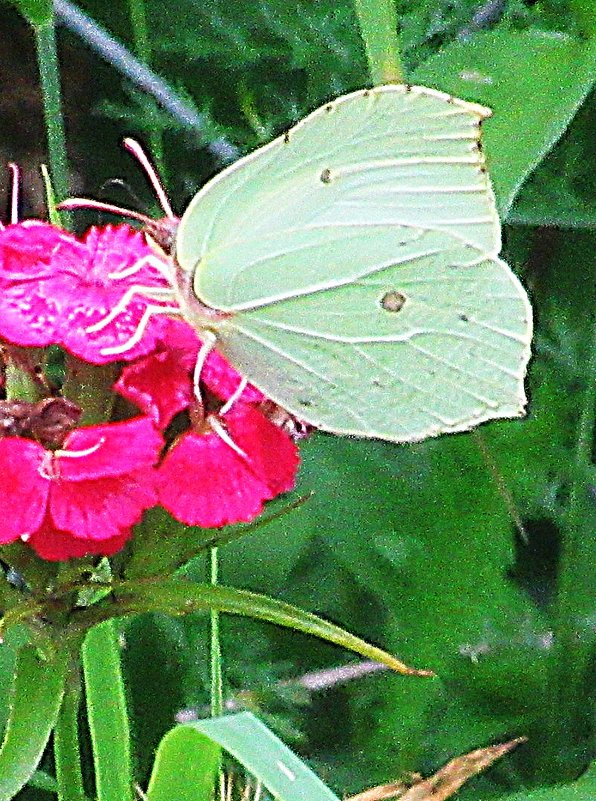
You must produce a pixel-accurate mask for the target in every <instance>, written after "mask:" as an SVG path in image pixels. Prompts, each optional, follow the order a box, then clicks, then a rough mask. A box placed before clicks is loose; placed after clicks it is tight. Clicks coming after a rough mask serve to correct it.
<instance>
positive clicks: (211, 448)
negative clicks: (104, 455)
mask: <svg viewBox="0 0 596 801" xmlns="http://www.w3.org/2000/svg"><path fill="white" fill-rule="evenodd" d="M158 496H159V501H160V503H161V504H162V506H164V507H165V508H166V509H167V510H168V512H170V514H171V515H172V516H173V517H175V518H176V520H180V521H181V522H182V523H186V525H188V526H202V527H203V528H217V527H219V526H226V525H229V524H232V523H243V522H246V523H247V522H249V521H250V520H253V519H254V518H255V517H257V515H259V514H260V513H261V511H262V509H263V498H268V497H270V493H269V488H268V487H267V485H266V484H265V483H264V482H263V481H261V480H260V479H258V478H257V477H256V476H254V475H253V473H252V472H251V471H250V470H249V469H248V468H247V466H246V464H245V463H244V461H243V460H242V459H240V458H239V456H238V455H237V454H236V453H234V451H233V450H232V449H231V448H230V446H229V445H226V443H225V442H223V440H221V439H220V437H218V436H217V434H215V433H210V434H206V435H204V436H201V435H200V434H195V433H189V434H185V435H184V436H183V437H182V438H181V439H180V440H179V441H178V442H177V443H176V445H175V446H174V447H173V448H172V450H171V451H170V452H169V453H168V455H167V456H166V458H165V459H164V461H163V464H162V465H161V466H160V468H159V469H158Z"/></svg>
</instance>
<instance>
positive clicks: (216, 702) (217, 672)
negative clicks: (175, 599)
mask: <svg viewBox="0 0 596 801" xmlns="http://www.w3.org/2000/svg"><path fill="white" fill-rule="evenodd" d="M218 574H219V557H218V551H217V548H211V551H210V578H211V586H213V587H216V586H217V584H218V582H219V575H218ZM222 714H223V685H222V670H221V642H220V631H219V611H218V610H217V609H211V717H217V716H218V715H222Z"/></svg>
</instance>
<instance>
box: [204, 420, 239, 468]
mask: <svg viewBox="0 0 596 801" xmlns="http://www.w3.org/2000/svg"><path fill="white" fill-rule="evenodd" d="M207 420H208V422H209V425H210V426H211V428H212V429H213V431H215V433H216V434H217V436H218V437H219V438H220V439H221V440H222V442H225V443H226V445H228V446H229V447H230V448H231V449H232V450H233V451H234V453H237V454H238V456H239V457H240V458H241V459H246V460H247V461H248V456H247V455H246V454H245V453H244V451H243V450H242V448H240V447H239V446H238V445H236V443H235V442H234V440H233V439H232V437H231V436H230V435H229V434H228V432H227V431H226V430H225V428H224V427H223V425H222V424H221V423H220V422H219V420H218V419H217V417H216V416H215V415H209V417H208V418H207Z"/></svg>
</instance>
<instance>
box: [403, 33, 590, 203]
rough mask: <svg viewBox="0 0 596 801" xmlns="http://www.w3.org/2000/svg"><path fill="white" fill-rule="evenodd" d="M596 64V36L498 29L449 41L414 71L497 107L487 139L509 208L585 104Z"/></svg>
mask: <svg viewBox="0 0 596 801" xmlns="http://www.w3.org/2000/svg"><path fill="white" fill-rule="evenodd" d="M595 66H596V39H595V40H593V41H591V42H582V41H577V40H575V39H573V38H571V37H570V36H567V35H565V34H559V35H553V34H550V33H547V32H544V31H538V30H527V31H512V30H510V31H504V30H499V31H492V32H489V33H478V34H476V35H475V36H474V37H473V38H471V39H470V40H468V41H465V42H462V41H458V42H454V43H452V44H450V45H449V46H447V47H445V48H444V49H443V50H442V51H441V52H440V53H438V54H437V55H436V56H433V57H432V58H430V59H429V60H428V61H426V62H425V63H424V64H422V65H421V66H420V67H418V68H417V69H416V70H415V72H414V74H413V76H412V78H413V79H414V80H415V81H416V83H421V84H428V85H431V86H434V87H436V88H437V89H442V90H443V91H446V92H450V93H451V94H454V95H457V96H458V97H463V98H465V99H466V100H475V101H477V102H479V103H483V104H485V105H487V106H489V107H490V108H492V110H493V112H494V115H493V117H492V118H491V119H490V120H487V122H486V123H485V124H484V126H483V130H484V139H483V142H484V145H485V148H486V153H487V157H488V166H489V171H490V174H491V177H492V181H493V184H494V188H495V193H496V196H497V202H498V206H499V209H500V212H501V214H503V215H505V214H506V213H507V212H508V211H509V209H510V207H511V204H512V202H513V200H514V198H515V196H516V194H517V193H518V192H519V190H520V188H521V186H522V184H523V182H524V181H525V180H526V179H527V177H528V176H529V175H530V173H531V172H532V171H533V170H534V169H535V168H536V167H537V166H538V164H540V162H541V161H542V159H543V158H544V157H545V156H546V154H547V153H548V152H549V151H550V150H551V149H552V147H553V146H554V145H555V143H556V142H557V140H558V139H559V138H560V137H561V136H562V134H563V133H564V132H565V129H566V128H567V126H568V125H569V123H570V122H571V120H572V119H573V116H574V115H575V113H576V112H577V110H578V108H579V107H580V106H581V104H582V103H583V101H584V99H585V97H586V96H587V94H588V92H589V91H590V88H591V86H592V84H593V81H594V68H595Z"/></svg>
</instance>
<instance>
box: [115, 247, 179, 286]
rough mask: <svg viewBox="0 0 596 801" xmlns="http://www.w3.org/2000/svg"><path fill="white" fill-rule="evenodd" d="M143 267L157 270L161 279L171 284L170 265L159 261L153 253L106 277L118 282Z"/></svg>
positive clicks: (171, 271) (171, 270)
mask: <svg viewBox="0 0 596 801" xmlns="http://www.w3.org/2000/svg"><path fill="white" fill-rule="evenodd" d="M145 267H152V268H153V269H154V270H157V272H158V273H159V274H160V275H161V276H163V278H165V279H166V281H167V282H168V283H169V284H171V283H173V280H174V277H173V269H172V265H171V264H170V263H169V262H168V261H165V260H164V259H160V258H159V256H157V255H155V254H154V253H150V254H149V255H148V256H143V258H141V259H138V261H135V263H134V264H131V265H130V266H129V267H125V268H124V269H123V270H115V271H114V272H113V273H110V274H109V276H108V277H109V278H112V279H113V280H114V281H119V280H121V279H122V278H128V277H129V276H131V275H135V274H136V273H138V272H140V271H141V270H143V269H144V268H145Z"/></svg>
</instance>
